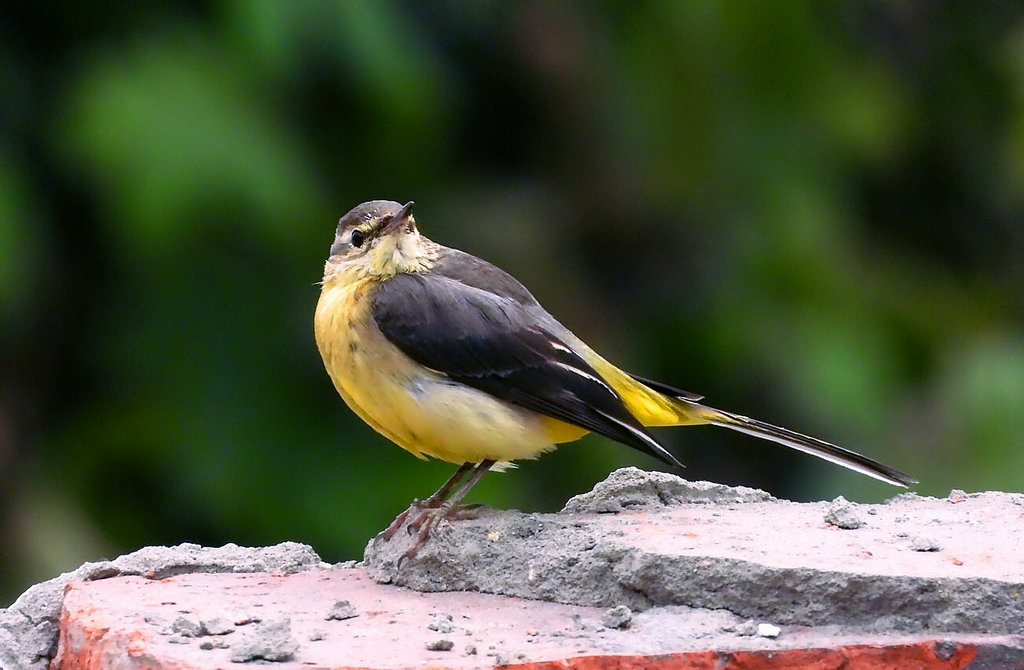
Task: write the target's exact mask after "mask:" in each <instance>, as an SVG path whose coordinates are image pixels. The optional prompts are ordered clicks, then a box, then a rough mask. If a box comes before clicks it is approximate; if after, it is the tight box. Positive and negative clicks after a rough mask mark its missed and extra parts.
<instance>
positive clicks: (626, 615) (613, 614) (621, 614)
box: [601, 605, 633, 629]
mask: <svg viewBox="0 0 1024 670" xmlns="http://www.w3.org/2000/svg"><path fill="white" fill-rule="evenodd" d="M631 623H633V612H632V610H630V609H629V608H628V607H626V606H625V605H618V606H617V607H613V608H611V609H610V610H608V611H606V612H605V613H604V614H603V615H602V616H601V625H602V626H604V627H605V628H621V629H626V628H629V625H630V624H631Z"/></svg>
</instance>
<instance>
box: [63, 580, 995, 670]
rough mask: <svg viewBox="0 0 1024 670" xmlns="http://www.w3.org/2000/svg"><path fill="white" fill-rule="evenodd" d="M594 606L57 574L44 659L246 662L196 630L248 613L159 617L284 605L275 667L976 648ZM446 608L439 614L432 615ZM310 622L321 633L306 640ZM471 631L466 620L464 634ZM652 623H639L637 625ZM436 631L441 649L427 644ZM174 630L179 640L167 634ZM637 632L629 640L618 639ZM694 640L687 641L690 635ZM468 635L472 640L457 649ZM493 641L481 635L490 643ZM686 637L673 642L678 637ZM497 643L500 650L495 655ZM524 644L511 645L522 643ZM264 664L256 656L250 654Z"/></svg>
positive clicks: (715, 665) (322, 584)
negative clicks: (770, 636)
mask: <svg viewBox="0 0 1024 670" xmlns="http://www.w3.org/2000/svg"><path fill="white" fill-rule="evenodd" d="M340 600H347V601H349V602H350V603H351V604H352V606H353V607H354V608H355V610H356V612H357V613H358V616H356V617H354V618H348V619H343V620H331V621H328V620H325V616H327V614H328V613H329V612H330V611H331V608H332V607H333V605H334V603H336V602H337V601H340ZM438 612H444V613H449V614H451V615H452V620H451V624H452V626H453V627H454V628H455V630H454V631H452V632H448V633H444V632H438V631H434V630H430V629H429V628H428V625H429V624H430V623H432V622H436V621H438V619H436V618H434V617H433V616H432V615H433V614H436V613H438ZM603 612H604V610H603V609H600V608H587V607H576V606H570V605H559V604H555V603H546V602H539V601H527V600H521V599H517V598H509V597H503V596H493V595H487V594H479V593H434V594H424V593H418V592H413V591H408V590H405V589H400V588H397V587H393V586H384V585H379V584H375V583H373V582H372V581H371V580H369V579H368V578H367V577H366V576H365V574H364V573H363V572H362V571H361V570H357V569H352V570H332V571H310V572H303V573H297V574H293V575H269V574H263V573H254V574H241V575H232V574H222V575H209V574H192V575H181V576H178V577H172V578H169V579H164V580H159V581H153V580H147V579H145V578H142V577H120V578H115V579H107V580H101V581H95V582H76V583H72V584H70V585H69V586H68V588H67V590H66V594H65V599H64V608H63V611H62V615H61V631H60V641H59V649H58V656H57V658H56V659H55V661H54V663H53V665H52V668H53V669H54V670H72V669H73V670H100V669H102V670H129V669H141V668H147V669H153V670H156V669H162V670H185V669H196V670H199V669H207V668H230V667H244V665H240V664H235V663H232V662H231V661H230V650H228V649H209V650H204V649H201V648H200V646H199V645H200V643H201V642H203V641H209V642H231V643H232V644H233V645H235V644H237V643H238V640H239V639H240V638H241V636H242V635H243V634H244V633H245V632H246V631H247V630H251V627H252V626H253V625H255V624H243V625H235V626H234V629H235V630H234V632H232V633H230V634H228V635H225V636H206V637H199V638H181V637H180V636H179V635H174V634H169V630H168V629H169V627H170V626H171V625H172V624H173V622H174V620H175V619H176V618H177V617H179V616H181V617H185V618H186V619H188V620H190V621H193V622H198V621H201V620H205V619H210V618H211V617H221V618H223V619H225V620H226V621H228V622H232V623H235V622H239V621H245V620H246V619H247V618H264V619H268V618H273V617H276V616H280V615H288V616H289V617H290V619H291V626H292V632H293V637H294V638H295V639H296V641H297V642H298V643H299V648H298V651H297V652H296V654H295V657H294V659H292V660H291V661H289V662H285V663H275V664H268V665H271V666H272V667H279V668H282V669H285V668H287V669H289V670H290V669H297V668H341V667H373V668H393V667H410V666H417V667H453V668H466V667H480V666H491V665H494V664H495V663H496V662H498V661H504V662H505V663H507V664H508V665H509V667H515V668H537V669H542V670H555V669H556V668H557V669H563V668H571V669H577V670H607V669H613V668H615V669H618V668H647V669H651V670H656V669H662V668H665V669H668V668H674V669H681V670H690V669H692V670H768V669H776V668H787V669H790V670H832V669H835V670H839V669H840V668H841V669H843V670H857V669H859V668H864V669H867V668H900V669H907V670H915V669H917V670H931V669H935V670H939V669H944V670H945V669H949V670H958V669H961V668H966V667H967V666H968V664H969V663H970V662H971V661H972V660H973V659H974V658H975V655H976V653H977V647H976V645H975V644H973V643H972V642H971V641H963V640H961V641H959V642H954V643H950V642H947V643H946V644H944V645H943V646H942V647H941V653H940V652H939V647H938V646H937V641H936V640H933V639H918V640H908V639H906V638H897V639H892V640H891V641H889V640H887V641H886V642H887V643H886V644H870V643H868V642H870V641H866V640H864V639H863V637H862V638H860V639H856V638H850V637H846V638H843V637H838V638H837V637H834V636H832V637H829V636H826V635H823V634H822V633H818V632H815V631H813V630H807V629H793V630H784V632H783V635H782V636H781V638H780V639H779V640H777V641H776V640H765V639H760V638H754V637H746V638H740V637H736V636H732V637H731V638H728V639H727V640H726V642H725V644H727V645H729V646H724V647H723V648H721V649H717V648H716V649H710V650H709V649H701V648H699V647H697V648H674V649H673V648H653V647H652V646H651V643H650V641H649V640H648V639H646V638H645V637H644V631H643V630H642V629H643V621H642V620H641V621H640V623H639V624H638V625H637V626H635V627H634V628H633V629H630V630H625V631H618V630H615V631H611V630H607V629H603V628H601V627H600V625H599V624H597V622H598V621H599V620H600V616H601V614H602V613H603ZM444 621H446V619H443V618H442V619H440V622H441V623H442V624H443V623H444ZM316 629H319V630H320V631H321V633H322V637H323V639H321V640H317V641H312V640H310V634H311V632H313V631H314V630H316ZM466 631H469V633H470V634H467V633H466ZM648 632H650V631H648ZM440 638H446V639H449V640H451V641H452V642H453V643H454V649H453V650H451V651H428V650H427V648H426V645H427V644H428V643H430V642H431V641H435V640H437V639H440ZM173 639H178V640H179V641H180V642H184V643H183V644H175V643H173V642H172V640H173ZM633 642H635V643H636V644H637V645H639V646H638V648H636V649H634V650H633V652H628V651H626V652H625V653H624V651H625V650H627V649H629V646H630V644H631V643H633ZM700 642H701V641H700V640H695V641H693V644H691V646H694V645H699V644H700ZM468 645H475V646H476V647H477V653H476V654H475V655H468V654H467V653H466V650H467V646H468ZM492 646H493V647H494V649H493V650H492V649H490V647H492ZM680 647H683V645H680ZM494 654H502V656H501V657H499V656H496V655H494ZM520 655H521V656H520ZM260 665H264V662H260Z"/></svg>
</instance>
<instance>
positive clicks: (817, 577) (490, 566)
mask: <svg viewBox="0 0 1024 670" xmlns="http://www.w3.org/2000/svg"><path fill="white" fill-rule="evenodd" d="M992 495H998V496H1002V497H1008V498H1009V499H1010V500H1011V501H1012V502H1014V504H1018V505H1022V506H1024V496H1022V495H1021V494H1014V493H1002V492H985V493H972V494H967V493H965V492H963V491H959V490H954V491H953V492H951V493H950V496H949V497H948V498H947V500H949V501H951V502H959V501H960V500H962V499H968V498H984V497H986V496H992ZM774 500H775V499H774V498H772V497H771V496H769V495H768V494H766V493H764V492H763V491H758V490H756V489H745V488H738V489H733V488H731V487H727V486H723V485H719V484H711V483H708V482H688V481H685V480H682V479H680V478H678V477H676V476H675V475H672V474H668V473H660V472H654V473H649V472H644V471H641V470H638V469H637V468H623V469H620V470H617V471H615V472H613V473H612V474H611V475H609V477H608V478H607V479H606V480H605V481H603V482H601V483H599V484H597V485H596V486H595V487H594V489H593V491H591V492H589V493H585V494H582V495H580V496H576V497H575V498H573V499H572V500H570V501H569V503H567V504H566V506H565V508H564V509H563V510H562V512H561V513H559V514H524V513H521V512H518V511H515V510H511V511H501V510H491V509H488V508H484V509H482V510H481V511H480V513H479V518H480V519H481V520H483V519H486V523H485V524H480V523H465V524H457V525H453V526H446V527H444V528H443V531H442V532H440V533H437V534H435V536H434V537H432V539H431V541H430V542H428V543H426V544H425V545H424V546H423V547H421V549H420V551H419V553H418V554H417V555H416V556H415V557H414V558H412V559H410V560H407V561H404V560H403V553H404V552H405V550H406V548H407V541H405V540H406V539H407V538H405V537H404V536H401V535H400V537H401V539H402V540H403V541H398V542H395V541H392V542H384V541H382V540H381V538H380V537H379V536H378V537H377V538H373V539H371V540H370V542H369V543H368V544H367V547H366V551H365V552H364V556H363V561H362V563H361V565H362V566H363V567H364V568H366V569H367V571H368V572H369V574H370V575H371V577H373V579H375V580H376V581H379V582H383V583H392V584H395V585H397V586H403V587H408V588H412V589H415V590H419V591H453V590H470V591H480V592H485V593H493V594H498V595H509V596H514V597H520V598H531V599H538V600H548V601H554V602H561V603H567V604H575V605H589V606H606V607H607V606H615V605H618V604H625V605H627V606H629V607H631V608H633V609H641V610H642V609H646V608H649V607H654V606H666V605H682V606H688V607H703V608H709V609H719V608H722V609H726V610H728V611H731V612H733V613H735V614H736V615H738V616H741V617H745V618H760V617H765V616H769V617H770V618H774V619H778V622H781V623H786V624H790V625H812V624H815V623H820V622H821V621H822V619H823V618H828V617H830V616H831V617H835V621H832V620H831V619H829V622H831V623H837V624H843V625H851V626H863V625H865V624H869V623H871V622H872V621H873V620H874V619H875V618H877V612H876V611H874V610H872V611H871V612H867V613H865V614H863V615H861V616H859V617H858V616H854V614H855V612H854V613H853V614H851V611H848V610H849V608H848V607H847V603H848V601H849V595H850V594H851V593H854V592H857V593H863V592H865V591H870V597H867V596H862V598H861V599H862V600H863V601H864V604H865V605H867V604H871V603H872V602H875V601H879V602H884V603H892V602H893V601H894V600H895V601H898V603H897V605H898V606H891V607H889V608H888V610H887V611H888V612H889V615H890V616H889V618H890V619H891V621H892V625H893V626H895V627H896V628H898V629H900V630H914V631H915V632H918V631H920V632H924V631H928V632H935V633H939V632H946V633H975V634H977V633H981V632H992V633H1015V632H1018V631H1019V623H1018V622H1019V621H1020V620H1021V619H1022V618H1024V602H1021V601H1020V599H1019V598H1018V597H1017V596H1016V595H1015V594H1016V592H1017V587H1016V586H1014V585H1013V584H1011V583H1007V582H1003V581H1000V580H993V579H988V578H983V577H975V578H971V577H965V578H955V579H950V578H944V579H926V578H916V577H914V576H912V575H904V576H892V577H890V576H885V575H879V576H874V577H872V576H861V575H859V574H857V573H845V572H836V571H831V570H806V569H803V568H781V567H780V568H775V567H771V566H764V565H761V564H757V563H751V562H748V561H745V560H742V559H731V558H724V557H719V558H708V557H701V556H697V557H693V556H680V557H674V558H670V559H666V558H665V557H661V556H658V557H654V558H653V560H652V557H648V556H645V554H643V552H638V551H634V550H631V549H630V548H628V547H620V546H617V545H616V544H615V543H614V542H612V543H610V544H609V545H608V546H597V545H595V541H594V539H593V538H592V537H590V536H589V535H588V534H587V533H586V532H583V533H579V532H577V530H578V529H583V528H585V527H586V526H587V525H588V521H587V519H586V515H588V514H589V515H591V516H592V515H594V514H602V513H609V512H618V511H625V510H631V511H635V510H638V509H641V508H645V509H649V510H657V509H658V508H665V507H669V506H672V505H680V504H692V503H698V504H699V503H705V504H715V503H717V504H722V505H726V506H732V505H737V504H739V505H742V504H744V503H757V502H765V501H774ZM923 500H930V501H936V500H940V499H937V498H932V497H927V496H919V495H917V494H915V493H902V494H900V495H898V496H895V497H894V498H892V499H890V500H889V501H887V502H886V503H884V505H889V504H892V503H895V502H914V501H923ZM854 507H855V506H854V505H852V504H851V503H849V502H847V501H846V500H845V499H842V498H837V499H836V500H834V501H832V503H831V504H829V506H828V515H827V516H826V520H828V519H829V518H830V517H836V521H837V522H842V523H844V524H847V525H849V519H847V518H846V517H847V516H849V514H846V515H845V516H843V518H842V519H840V518H839V516H840V515H839V513H840V512H851V511H853V512H855V511H856V510H855V509H847V508H854ZM581 515H582V516H581ZM498 538H503V539H506V540H508V539H514V540H515V542H514V543H512V544H508V543H499V542H498V541H497V540H498ZM540 557H543V558H540ZM399 566H401V569H399ZM696 572H702V573H706V574H707V575H708V576H709V578H712V579H714V580H716V587H715V588H714V589H711V590H712V591H713V592H714V593H715V594H716V598H717V599H715V600H709V599H708V598H707V597H706V596H705V594H704V589H703V588H702V587H701V585H699V584H697V585H694V584H693V583H691V582H692V580H689V581H687V579H686V578H685V576H686V575H690V574H693V573H696ZM680 575H683V576H684V577H680ZM737 575H740V577H739V578H737ZM794 584H799V585H800V586H801V588H803V589H808V588H812V587H813V588H816V589H819V590H820V592H821V593H825V594H827V597H825V598H822V599H821V600H825V601H829V602H828V603H827V604H826V605H820V606H817V607H815V606H806V607H804V608H802V609H799V610H797V611H794V612H791V613H790V615H789V617H788V618H784V619H783V618H780V615H779V614H778V611H776V610H780V609H785V607H786V606H787V605H788V604H789V603H790V602H791V601H792V600H794V599H796V600H799V598H798V597H797V596H796V595H794V591H793V589H794V587H793V585H794ZM766 589H767V596H766V593H765V591H766ZM993 603H995V604H996V605H995V606H991V605H992V604H993ZM993 609H994V610H996V611H997V612H998V616H997V617H995V618H992V617H990V616H988V615H987V614H986V613H987V612H990V611H991V610H993ZM787 611H788V610H787ZM988 626H993V627H994V628H993V629H991V630H988V628H987V627H988Z"/></svg>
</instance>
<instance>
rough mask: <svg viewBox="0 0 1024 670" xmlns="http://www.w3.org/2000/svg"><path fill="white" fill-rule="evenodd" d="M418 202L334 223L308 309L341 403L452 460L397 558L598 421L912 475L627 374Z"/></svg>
mask: <svg viewBox="0 0 1024 670" xmlns="http://www.w3.org/2000/svg"><path fill="white" fill-rule="evenodd" d="M412 209H413V203H412V202H408V203H406V204H404V205H402V204H399V203H398V202H395V201H390V200H371V201H368V202H364V203H362V204H360V205H357V206H356V207H354V208H353V209H351V210H350V211H349V212H347V213H346V214H345V215H344V216H342V217H341V219H340V220H339V222H338V225H337V228H336V231H335V236H334V241H333V243H332V244H331V248H330V255H329V257H328V259H327V261H326V263H325V265H324V275H323V280H322V282H321V290H320V296H319V300H318V302H317V306H316V311H315V316H314V332H315V337H316V343H317V348H318V349H319V352H320V355H321V357H322V358H323V362H324V366H325V368H326V370H327V373H328V375H329V376H330V378H331V380H332V381H333V383H334V387H335V388H336V389H337V391H338V393H339V394H340V395H341V397H342V399H343V400H344V401H345V403H346V404H347V405H348V406H349V407H350V408H351V409H352V411H353V412H355V414H357V415H358V416H359V417H360V418H361V419H362V420H363V421H365V422H366V423H367V424H369V425H370V426H371V427H372V428H373V429H374V430H376V431H377V432H378V433H380V434H381V435H383V436H384V437H386V438H388V439H389V440H391V441H392V442H394V443H395V444H397V445H398V446H400V447H402V448H403V449H405V450H407V451H409V452H410V453H412V454H413V455H414V456H417V457H419V458H421V459H426V458H427V457H432V458H437V459H441V460H443V461H447V462H450V463H453V464H456V465H458V466H459V467H458V469H457V470H456V471H455V473H454V474H453V475H452V476H451V477H450V478H449V479H448V480H447V481H446V482H445V483H444V484H443V485H442V486H441V487H440V488H439V489H438V490H437V491H436V492H435V493H434V494H432V495H431V496H429V497H428V498H426V499H424V500H414V501H413V502H412V504H411V505H410V506H409V508H408V509H406V510H405V511H404V512H402V513H401V514H399V515H398V517H397V518H396V519H395V520H394V521H393V522H392V523H391V524H390V525H389V526H388V527H387V528H386V529H385V530H384V531H383V532H382V535H383V537H384V539H385V540H390V539H391V538H392V537H393V535H394V534H395V532H397V531H398V530H399V528H401V527H402V526H403V525H404V524H405V523H406V521H407V520H408V519H409V517H410V515H412V516H413V518H412V521H411V522H410V523H409V525H408V530H409V532H410V533H414V534H415V537H414V538H413V542H412V544H411V546H410V548H409V550H408V551H407V552H406V554H405V557H406V558H410V557H412V556H414V555H415V553H416V552H417V551H418V549H419V547H420V546H421V544H422V543H423V542H424V541H426V539H427V538H428V537H429V536H430V534H431V533H432V532H433V531H434V530H435V529H436V528H437V526H438V525H439V524H440V523H441V521H443V520H446V519H448V520H455V519H460V518H467V517H471V516H473V514H474V506H471V505H462V504H461V502H462V500H463V499H464V498H465V496H466V494H467V493H468V492H469V490H470V489H471V488H472V487H473V486H474V485H475V484H476V483H477V482H478V481H480V479H481V478H482V477H483V475H484V474H485V473H486V472H488V471H489V470H491V469H495V470H500V469H503V468H505V467H508V466H510V465H511V464H512V463H513V462H514V461H517V460H522V459H534V458H537V457H538V456H540V455H542V454H544V453H546V452H549V451H551V450H552V449H554V448H556V446H557V445H559V444H562V443H565V442H571V441H574V440H577V439H579V438H581V437H583V436H584V435H586V434H588V433H597V434H599V435H603V436H605V437H607V438H610V439H612V440H615V441H616V442H619V443H622V444H624V445H626V446H629V447H633V448H634V449H637V450H639V451H641V452H643V453H645V454H648V455H650V456H653V457H654V458H656V459H658V460H660V461H661V462H663V463H664V464H666V465H668V466H670V467H672V468H673V469H677V470H678V469H681V468H683V464H682V463H681V462H680V461H679V460H678V459H677V458H676V457H675V456H674V455H673V454H672V453H671V452H670V451H668V450H667V449H666V448H665V447H664V446H663V445H662V444H661V443H660V442H659V441H658V440H657V439H656V438H655V437H654V435H652V433H651V432H650V431H649V430H648V428H650V427H655V426H685V425H701V424H710V425H714V426H722V427H725V428H729V429H732V430H736V431H739V432H741V433H746V434H748V435H753V436H755V437H759V438H762V439H766V440H771V441H773V442H777V443H780V444H782V445H785V446H787V447H790V448H792V449H796V450H798V451H802V452H805V453H808V454H811V455H813V456H817V457H819V458H823V459H825V460H827V461H831V462H832V463H835V464H838V465H841V466H843V467H846V468H849V469H851V470H854V471H856V472H859V473H862V474H865V475H868V476H869V477H873V478H875V479H878V480H881V481H883V482H887V483H889V484H893V485H895V486H902V487H907V486H909V485H911V484H914V483H917V480H916V479H913V478H912V477H910V476H908V475H906V474H904V473H902V472H900V471H899V470H896V469H895V468H892V467H890V466H888V465H884V464H882V463H880V462H878V461H876V460H873V459H871V458H869V457H867V456H863V455H861V454H859V453H856V452H854V451H850V450H848V449H845V448H843V447H840V446H837V445H835V444H831V443H829V442H825V441H824V440H820V439H818V438H815V437H811V436H809V435H804V434H802V433H798V432H796V431H793V430H789V429H788V428H782V427H780V426H775V425H772V424H769V423H765V422H763V421H759V420H757V419H752V418H749V417H746V416H743V415H740V414H735V413H733V412H728V411H725V410H720V409H715V408H714V407H711V406H709V405H706V404H703V403H702V402H701V401H702V400H703V396H701V395H698V394H696V393H691V392H688V391H684V390H682V389H679V388H676V387H674V386H670V385H668V384H664V383H661V382H659V381H655V380H653V379H648V378H646V377H642V376H639V375H636V374H631V373H629V372H626V371H624V370H622V369H620V368H618V367H616V366H615V365H614V364H612V363H610V362H609V361H608V360H606V359H605V358H603V357H602V356H601V355H599V354H598V353H597V352H595V351H594V350H593V349H592V348H591V347H590V346H588V345H587V344H586V343H585V342H584V341H583V340H581V339H580V338H579V337H577V336H576V335H574V334H573V333H572V332H571V331H570V330H569V329H568V328H566V327H565V326H563V325H562V324H561V323H560V322H559V321H558V320H557V319H556V318H555V317H553V316H552V315H551V314H549V313H548V312H547V311H546V310H545V309H544V308H543V307H542V306H541V305H540V303H538V302H537V300H536V299H535V298H534V297H533V295H532V294H531V293H530V292H529V291H528V290H527V289H526V288H525V287H524V286H523V285H522V284H521V283H520V282H519V281H518V280H516V279H515V278H514V277H513V276H512V275H510V274H508V273H507V272H505V271H504V270H501V269H500V268H498V267H496V266H495V265H492V264H491V263H488V262H487V261H484V260H482V259H480V258H477V257H476V256H473V255H471V254H468V253H466V252H463V251H459V250H457V249H453V248H449V247H446V246H443V245H441V244H438V243H436V242H434V241H432V240H430V239H429V238H427V237H426V236H424V235H423V234H421V233H420V231H419V227H418V225H417V222H416V218H415V216H414V215H413V211H412Z"/></svg>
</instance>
